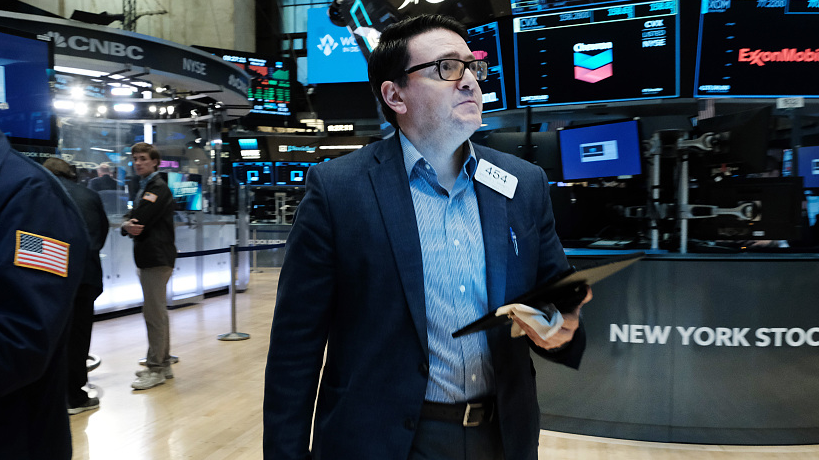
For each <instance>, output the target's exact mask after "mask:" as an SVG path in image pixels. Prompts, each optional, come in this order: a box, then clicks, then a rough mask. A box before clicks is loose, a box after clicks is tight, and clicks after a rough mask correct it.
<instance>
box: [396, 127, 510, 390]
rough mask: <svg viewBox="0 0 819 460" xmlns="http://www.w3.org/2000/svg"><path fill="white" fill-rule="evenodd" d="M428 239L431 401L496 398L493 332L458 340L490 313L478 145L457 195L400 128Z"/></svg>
mask: <svg viewBox="0 0 819 460" xmlns="http://www.w3.org/2000/svg"><path fill="white" fill-rule="evenodd" d="M399 136H400V140H401V148H402V150H403V152H404V166H405V167H406V170H407V176H408V177H409V186H410V192H411V194H412V202H413V205H414V207H415V218H416V220H417V222H418V233H419V236H420V239H421V256H422V261H423V266H424V293H425V297H426V316H427V339H428V341H429V381H428V383H427V391H426V400H427V401H434V402H444V403H453V402H463V401H469V400H472V399H476V398H479V397H482V396H486V395H489V394H492V393H494V391H495V388H494V380H493V375H494V371H493V368H492V359H491V355H490V352H489V345H488V344H487V341H486V333H485V332H479V333H475V334H469V335H466V336H463V337H460V338H457V339H454V338H452V332H454V331H455V330H457V329H459V328H461V327H463V326H464V325H466V324H468V323H470V322H472V321H474V320H476V319H478V318H480V317H481V316H483V315H485V314H486V313H487V312H488V304H487V294H486V258H485V255H484V246H483V233H482V232H481V219H480V214H479V212H478V198H477V196H476V195H475V186H474V181H473V180H472V179H473V177H474V174H475V169H476V167H477V160H476V158H475V152H474V150H473V149H472V144H471V143H469V141H467V145H468V146H469V152H470V155H469V156H468V157H467V158H466V159H465V161H464V165H463V167H462V168H461V171H460V173H459V174H458V178H457V179H456V181H455V185H454V186H453V188H452V192H451V193H448V192H447V191H446V189H445V188H443V187H442V186H441V185H440V183H439V182H438V175H437V173H436V172H435V168H433V167H432V165H431V164H429V162H427V160H426V159H425V158H424V157H423V155H421V153H420V152H418V150H417V149H416V148H415V147H414V146H413V145H412V143H410V141H409V140H408V139H407V138H406V137H405V136H404V134H403V133H401V132H400V131H399Z"/></svg>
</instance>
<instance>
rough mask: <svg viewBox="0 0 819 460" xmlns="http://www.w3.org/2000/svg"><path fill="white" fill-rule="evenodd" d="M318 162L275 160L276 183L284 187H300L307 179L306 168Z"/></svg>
mask: <svg viewBox="0 0 819 460" xmlns="http://www.w3.org/2000/svg"><path fill="white" fill-rule="evenodd" d="M315 164H318V163H316V162H304V161H277V162H276V163H275V166H276V185H279V186H285V187H300V186H303V185H304V181H305V179H307V168H309V167H310V166H313V165H315Z"/></svg>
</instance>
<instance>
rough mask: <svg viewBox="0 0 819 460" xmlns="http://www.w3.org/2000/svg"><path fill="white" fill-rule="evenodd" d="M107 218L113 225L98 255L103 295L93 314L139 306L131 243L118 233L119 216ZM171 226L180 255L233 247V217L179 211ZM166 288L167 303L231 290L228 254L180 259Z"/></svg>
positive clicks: (188, 300)
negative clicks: (216, 291)
mask: <svg viewBox="0 0 819 460" xmlns="http://www.w3.org/2000/svg"><path fill="white" fill-rule="evenodd" d="M108 220H109V221H110V222H111V227H110V228H109V230H108V238H107V239H106V240H105V246H103V248H102V250H101V251H100V259H101V260H102V274H103V279H102V283H103V292H102V295H100V296H99V297H98V298H97V301H96V302H95V303H94V313H95V314H101V313H109V312H114V311H118V310H124V309H127V308H131V307H136V306H139V305H142V288H141V287H140V284H139V278H138V277H137V271H136V270H137V269H136V265H135V264H134V253H133V250H134V246H133V242H132V241H131V239H130V238H128V237H126V236H122V235H121V234H120V230H119V225H120V223H121V222H122V216H117V215H109V216H108ZM174 222H175V231H176V249H177V251H179V252H180V253H191V252H195V251H203V250H208V249H223V248H228V247H230V245H231V244H235V243H236V218H235V217H233V216H214V215H209V214H204V213H201V212H190V213H181V212H177V213H176V216H175V218H174ZM168 285H169V286H170V289H169V291H170V292H169V293H168V294H169V304H171V305H173V304H174V303H181V302H190V301H192V299H197V298H201V297H202V296H203V295H204V293H206V292H210V291H215V290H220V289H225V288H227V287H229V286H230V254H227V253H222V254H212V255H206V256H198V257H185V258H178V259H177V260H176V264H175V266H174V271H173V276H171V280H170V282H169V283H168Z"/></svg>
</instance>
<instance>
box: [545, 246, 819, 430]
mask: <svg viewBox="0 0 819 460" xmlns="http://www.w3.org/2000/svg"><path fill="white" fill-rule="evenodd" d="M567 252H568V254H569V259H570V262H571V263H572V264H574V265H575V266H577V267H578V268H581V267H582V265H583V264H584V263H587V262H588V261H589V260H593V259H596V258H599V257H600V254H602V253H601V252H597V253H596V254H588V253H584V254H582V255H579V254H577V253H575V254H574V255H573V253H572V251H567ZM818 282H819V254H732V255H712V254H649V255H648V256H646V258H644V259H643V260H641V261H639V262H637V263H636V264H634V265H632V266H631V267H629V268H627V269H625V270H623V271H621V272H619V273H616V274H615V275H613V276H611V277H610V278H607V279H605V280H603V281H600V282H599V283H597V284H595V285H594V287H593V293H594V299H593V300H592V301H591V302H590V303H589V304H587V305H586V306H585V307H584V308H583V320H584V324H585V327H586V332H587V336H588V345H587V349H586V353H585V355H584V358H583V361H582V363H581V366H580V370H579V371H575V370H572V369H568V368H565V367H563V366H555V365H553V364H551V363H549V362H548V361H545V360H543V359H540V358H538V357H537V356H535V355H533V360H534V363H535V368H536V371H537V384H538V391H539V402H540V409H541V415H542V419H541V420H542V427H543V428H544V429H549V430H556V431H564V432H570V433H577V434H586V435H594V436H605V437H613V438H623V439H636V440H644V441H658V442H674V443H697V444H748V445H778V444H819V304H817V301H816V291H817V285H818V284H817V283H818Z"/></svg>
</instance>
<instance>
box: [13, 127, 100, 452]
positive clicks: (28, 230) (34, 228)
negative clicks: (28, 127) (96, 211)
mask: <svg viewBox="0 0 819 460" xmlns="http://www.w3.org/2000/svg"><path fill="white" fill-rule="evenodd" d="M87 247H88V236H87V235H86V232H85V228H84V225H83V221H82V217H81V216H80V212H79V210H78V209H77V206H76V205H75V204H74V203H73V202H72V201H71V199H70V198H69V197H68V195H67V194H66V193H65V191H64V190H63V187H61V186H60V183H59V182H57V179H56V178H55V177H54V176H53V175H51V174H49V172H48V171H46V170H45V169H43V168H42V167H41V166H40V165H38V164H36V163H34V162H33V161H31V160H29V159H28V158H26V157H24V156H23V155H21V154H20V153H18V152H17V151H15V150H14V149H12V148H11V145H10V144H9V142H8V140H6V137H5V135H3V133H2V132H0V377H2V378H0V458H2V459H33V460H40V459H42V460H46V459H48V460H68V459H70V458H71V429H70V425H69V423H68V413H66V410H65V379H66V362H65V354H64V348H65V337H66V331H67V327H68V323H69V321H70V318H71V304H72V302H73V300H74V294H75V293H76V291H77V286H79V285H80V279H81V278H82V275H83V265H84V264H85V257H86V251H87Z"/></svg>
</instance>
